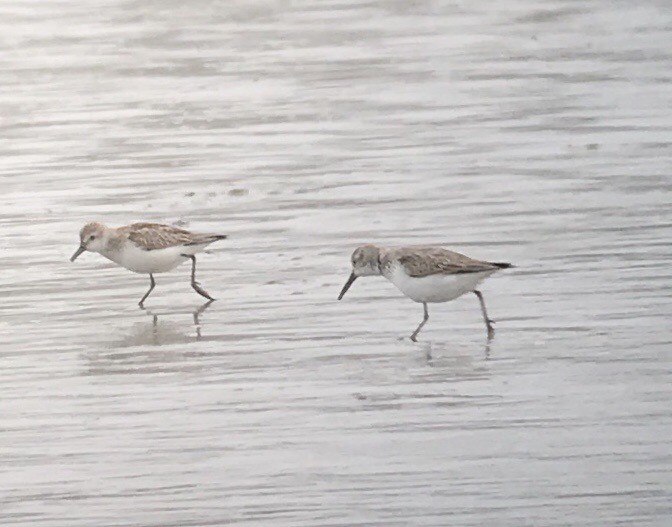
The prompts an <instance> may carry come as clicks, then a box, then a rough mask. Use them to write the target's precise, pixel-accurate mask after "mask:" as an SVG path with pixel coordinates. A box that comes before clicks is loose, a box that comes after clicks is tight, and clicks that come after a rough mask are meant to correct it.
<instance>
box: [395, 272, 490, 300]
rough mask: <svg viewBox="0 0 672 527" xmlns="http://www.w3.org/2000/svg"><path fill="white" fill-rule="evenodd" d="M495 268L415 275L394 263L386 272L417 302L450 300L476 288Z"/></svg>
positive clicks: (401, 289)
mask: <svg viewBox="0 0 672 527" xmlns="http://www.w3.org/2000/svg"><path fill="white" fill-rule="evenodd" d="M493 272H494V270H492V271H491V270H488V271H483V272H480V273H461V274H433V275H429V276H423V277H413V276H409V275H408V274H407V273H406V270H405V269H404V267H403V266H402V265H400V264H393V265H391V266H390V268H389V270H388V271H387V272H386V273H385V277H386V278H387V279H388V280H390V282H392V283H393V284H394V285H395V286H397V288H398V289H399V290H400V291H401V292H402V293H404V295H406V296H407V297H408V298H410V299H411V300H414V301H415V302H448V301H450V300H454V299H456V298H457V297H460V296H462V295H464V294H465V293H469V292H471V291H473V290H474V289H476V287H477V286H478V284H479V283H480V282H481V281H482V280H484V279H485V278H487V277H488V276H490V275H491V274H492V273H493Z"/></svg>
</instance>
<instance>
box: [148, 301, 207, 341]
mask: <svg viewBox="0 0 672 527" xmlns="http://www.w3.org/2000/svg"><path fill="white" fill-rule="evenodd" d="M213 302H214V300H208V301H207V302H205V303H204V304H203V305H201V306H200V307H199V308H198V309H196V310H195V311H192V312H191V316H192V319H193V321H194V327H195V328H196V340H201V339H202V338H203V336H202V335H201V322H200V320H199V317H200V316H201V315H202V314H203V313H204V312H205V310H206V309H208V308H209V307H210V305H211V304H212V303H213ZM140 309H142V310H143V311H144V312H145V313H146V314H147V315H148V316H150V317H152V335H153V338H154V341H155V342H154V344H159V342H158V340H159V338H158V336H159V329H158V326H159V315H164V314H166V313H154V312H153V311H152V310H151V309H147V308H146V307H143V306H140ZM170 314H171V315H172V314H179V313H170Z"/></svg>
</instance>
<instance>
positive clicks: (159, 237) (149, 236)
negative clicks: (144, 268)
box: [125, 223, 223, 251]
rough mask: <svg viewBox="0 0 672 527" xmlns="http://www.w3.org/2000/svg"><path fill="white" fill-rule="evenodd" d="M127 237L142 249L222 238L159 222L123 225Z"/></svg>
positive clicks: (195, 243) (202, 242)
mask: <svg viewBox="0 0 672 527" xmlns="http://www.w3.org/2000/svg"><path fill="white" fill-rule="evenodd" d="M125 229H126V231H127V236H128V239H129V240H131V241H132V242H133V243H134V244H135V245H136V246H138V247H139V248H140V249H142V250H144V251H154V250H157V249H166V248H168V247H177V246H180V245H200V244H206V243H211V242H214V241H215V240H218V239H221V238H223V236H218V235H215V234H198V233H194V232H189V231H185V230H184V229H180V228H178V227H173V226H172V225H163V224H161V223H133V224H131V225H129V226H127V227H125Z"/></svg>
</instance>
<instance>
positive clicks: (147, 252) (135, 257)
mask: <svg viewBox="0 0 672 527" xmlns="http://www.w3.org/2000/svg"><path fill="white" fill-rule="evenodd" d="M79 237H80V246H79V248H78V249H77V251H75V254H73V255H72V258H70V260H71V261H74V260H75V259H77V257H78V256H79V255H80V254H82V253H83V252H84V251H91V252H97V253H100V254H102V255H103V256H105V257H106V258H108V259H109V260H112V261H113V262H115V263H117V264H119V265H121V266H123V267H125V268H126V269H128V270H129V271H133V272H135V273H145V274H149V276H150V284H151V287H150V289H149V291H148V292H147V294H146V295H145V296H144V297H143V298H142V300H141V301H140V305H142V303H143V302H144V300H145V299H146V298H147V295H149V293H150V292H151V290H152V289H153V288H154V277H153V274H154V273H164V272H166V271H170V270H171V269H174V268H175V267H177V266H178V265H180V264H181V263H183V262H185V261H187V260H191V261H192V273H191V275H192V280H191V285H192V287H193V288H194V290H195V291H196V292H197V293H199V294H200V295H202V296H204V297H206V298H208V299H211V297H210V295H209V294H208V293H207V292H205V291H204V290H203V289H201V288H200V286H199V285H198V283H197V282H196V279H195V272H196V257H195V255H196V254H197V253H199V252H201V251H203V250H204V249H205V248H206V247H207V246H208V245H210V244H211V243H213V242H215V241H217V240H222V239H224V238H226V235H223V234H210V233H195V232H190V231H187V230H184V229H180V228H178V227H173V226H172V225H164V224H161V223H148V222H142V223H132V224H130V225H125V226H123V227H116V228H114V227H107V226H105V225H103V224H102V223H98V222H91V223H88V224H87V225H85V226H84V227H83V228H82V229H81V231H80V233H79Z"/></svg>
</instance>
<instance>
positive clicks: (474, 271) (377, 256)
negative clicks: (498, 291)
mask: <svg viewBox="0 0 672 527" xmlns="http://www.w3.org/2000/svg"><path fill="white" fill-rule="evenodd" d="M351 261H352V267H353V269H352V273H351V275H350V278H349V279H348V281H347V282H346V283H345V285H344V286H343V289H342V290H341V293H340V294H339V296H338V299H339V300H340V299H341V298H343V295H345V293H346V292H347V290H348V289H349V288H350V286H351V285H352V284H353V282H354V281H355V280H356V279H357V278H358V277H360V276H376V275H383V276H384V277H385V278H387V279H388V280H389V281H390V282H392V283H393V284H394V285H395V286H396V287H397V288H398V289H399V290H400V291H401V292H402V293H403V294H404V295H405V296H407V297H408V298H410V299H411V300H413V301H415V302H419V303H422V304H423V309H424V318H423V321H422V322H421V323H420V325H419V326H418V328H417V329H416V330H415V331H414V332H413V334H412V335H411V340H413V341H415V340H416V337H417V335H418V333H419V332H420V330H421V329H422V326H424V324H425V322H427V319H428V318H429V314H428V310H427V304H428V303H431V302H448V301H450V300H454V299H455V298H458V297H460V296H462V295H464V294H466V293H469V292H473V293H474V294H475V295H476V296H477V297H478V300H479V302H480V304H481V311H482V314H483V319H484V321H485V325H486V327H487V330H488V338H491V337H492V335H493V334H494V330H493V328H492V321H491V320H490V319H489V318H488V315H487V311H486V309H485V302H484V300H483V295H482V294H481V293H480V291H478V290H477V289H476V287H477V286H478V284H480V283H481V282H482V281H483V280H485V279H486V278H487V277H488V276H490V275H491V274H493V273H494V272H496V271H498V270H500V269H506V268H508V267H512V266H511V264H509V263H495V262H486V261H482V260H476V259H474V258H470V257H468V256H465V255H464V254H460V253H457V252H454V251H450V250H448V249H443V248H441V247H432V246H408V247H378V246H376V245H372V244H367V245H362V246H360V247H358V248H357V249H355V251H354V252H353V253H352V257H351Z"/></svg>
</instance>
